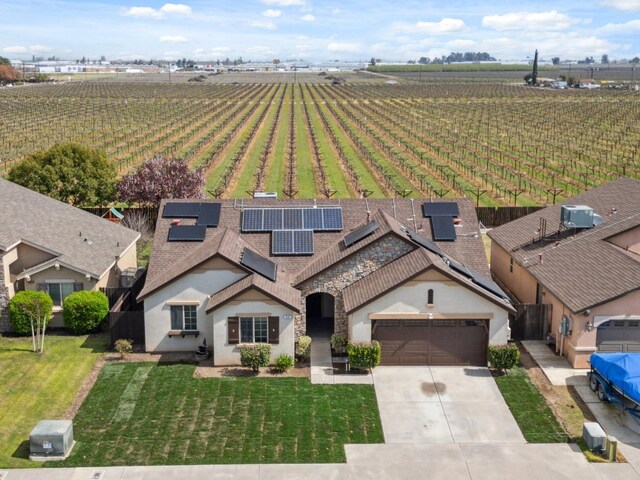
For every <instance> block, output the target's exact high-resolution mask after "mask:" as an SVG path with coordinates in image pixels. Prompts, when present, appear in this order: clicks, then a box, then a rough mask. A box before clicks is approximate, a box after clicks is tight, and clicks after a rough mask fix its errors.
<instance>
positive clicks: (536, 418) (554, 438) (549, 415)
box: [495, 367, 568, 443]
mask: <svg viewBox="0 0 640 480" xmlns="http://www.w3.org/2000/svg"><path fill="white" fill-rule="evenodd" d="M495 380H496V383H497V384H498V388H499V389H500V391H501V392H502V396H503V397H504V399H505V401H506V402H507V405H509V409H510V410H511V413H512V414H513V417H514V418H515V419H516V422H517V423H518V426H519V427H520V430H522V434H523V435H524V438H525V439H526V440H527V442H531V443H563V442H566V441H567V440H568V435H567V434H566V432H565V431H564V430H563V428H562V426H560V424H559V423H558V420H557V419H556V417H555V416H554V415H553V412H552V411H551V409H550V408H549V405H547V402H546V401H545V400H544V397H543V396H542V395H541V394H540V392H539V391H538V389H537V388H536V387H535V385H533V383H531V380H530V379H529V376H528V375H527V372H526V370H524V368H522V367H516V368H513V369H511V370H509V374H508V375H501V376H497V377H495Z"/></svg>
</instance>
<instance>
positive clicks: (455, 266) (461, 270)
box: [447, 258, 473, 278]
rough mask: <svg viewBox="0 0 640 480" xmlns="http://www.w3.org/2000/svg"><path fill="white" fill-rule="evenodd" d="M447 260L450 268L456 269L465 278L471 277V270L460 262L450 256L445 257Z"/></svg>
mask: <svg viewBox="0 0 640 480" xmlns="http://www.w3.org/2000/svg"><path fill="white" fill-rule="evenodd" d="M447 260H448V261H449V267H450V268H451V270H453V271H456V272H458V273H459V274H461V275H464V276H465V277H467V278H473V274H472V273H471V271H470V270H469V269H468V268H467V267H465V266H464V265H463V264H462V263H460V262H457V261H455V260H453V259H451V258H447Z"/></svg>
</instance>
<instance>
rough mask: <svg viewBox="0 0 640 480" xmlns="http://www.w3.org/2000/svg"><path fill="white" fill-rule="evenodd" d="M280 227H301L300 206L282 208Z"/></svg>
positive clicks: (286, 228) (290, 228)
mask: <svg viewBox="0 0 640 480" xmlns="http://www.w3.org/2000/svg"><path fill="white" fill-rule="evenodd" d="M282 228H283V229H285V230H300V229H302V209H301V208H285V209H283V220H282Z"/></svg>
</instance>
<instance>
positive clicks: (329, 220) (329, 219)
mask: <svg viewBox="0 0 640 480" xmlns="http://www.w3.org/2000/svg"><path fill="white" fill-rule="evenodd" d="M322 224H323V226H322V229H323V230H334V231H340V230H342V228H343V226H342V208H340V207H335V208H334V207H331V208H323V209H322Z"/></svg>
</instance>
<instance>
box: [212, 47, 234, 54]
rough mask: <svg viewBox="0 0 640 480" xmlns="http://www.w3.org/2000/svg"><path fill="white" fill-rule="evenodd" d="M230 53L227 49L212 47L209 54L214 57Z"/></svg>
mask: <svg viewBox="0 0 640 480" xmlns="http://www.w3.org/2000/svg"><path fill="white" fill-rule="evenodd" d="M230 51H231V49H230V48H229V47H213V48H212V49H211V53H213V54H214V55H216V54H222V53H229V52H230Z"/></svg>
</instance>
